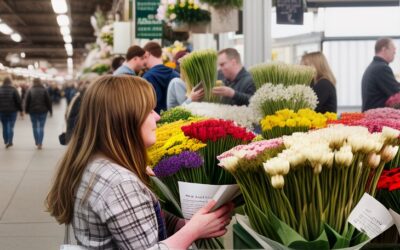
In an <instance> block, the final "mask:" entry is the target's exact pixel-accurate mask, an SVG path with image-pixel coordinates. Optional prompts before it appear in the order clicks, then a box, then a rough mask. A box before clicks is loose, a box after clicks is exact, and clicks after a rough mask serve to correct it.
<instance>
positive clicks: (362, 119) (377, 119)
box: [328, 108, 400, 169]
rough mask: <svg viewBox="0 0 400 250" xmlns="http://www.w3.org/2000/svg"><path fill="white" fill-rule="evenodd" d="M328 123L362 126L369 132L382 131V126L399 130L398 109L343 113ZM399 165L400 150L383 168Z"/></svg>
mask: <svg viewBox="0 0 400 250" xmlns="http://www.w3.org/2000/svg"><path fill="white" fill-rule="evenodd" d="M328 123H329V124H344V125H348V126H363V127H366V128H368V130H369V132H370V133H374V132H382V129H383V127H390V128H394V129H397V130H400V110H397V109H392V108H377V109H371V110H368V111H366V112H365V113H344V114H342V115H341V117H340V119H338V120H336V121H328ZM399 165H400V151H399V152H398V153H397V155H396V157H395V158H394V159H393V161H391V162H389V163H388V164H386V166H385V169H391V168H394V167H397V166H399Z"/></svg>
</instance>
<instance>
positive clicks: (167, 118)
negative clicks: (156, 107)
mask: <svg viewBox="0 0 400 250" xmlns="http://www.w3.org/2000/svg"><path fill="white" fill-rule="evenodd" d="M160 116H161V118H160V120H159V121H158V122H157V124H164V123H171V122H175V121H179V120H185V121H187V120H189V119H190V118H193V117H195V116H194V115H193V114H192V113H191V112H190V111H188V109H184V108H182V107H180V106H178V107H175V108H172V109H169V110H167V111H161V115H160Z"/></svg>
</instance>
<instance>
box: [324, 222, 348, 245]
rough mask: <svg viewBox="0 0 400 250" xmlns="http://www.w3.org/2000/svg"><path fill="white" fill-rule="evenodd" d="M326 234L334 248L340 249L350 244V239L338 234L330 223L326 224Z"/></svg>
mask: <svg viewBox="0 0 400 250" xmlns="http://www.w3.org/2000/svg"><path fill="white" fill-rule="evenodd" d="M324 227H325V232H326V235H327V236H328V239H329V242H330V244H331V246H332V249H339V248H344V247H349V246H350V240H351V239H348V238H346V237H344V236H342V235H340V234H338V233H337V232H336V231H335V230H334V229H333V228H331V227H330V226H329V225H328V224H326V223H325V224H324Z"/></svg>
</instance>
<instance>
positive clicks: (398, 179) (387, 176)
mask: <svg viewBox="0 0 400 250" xmlns="http://www.w3.org/2000/svg"><path fill="white" fill-rule="evenodd" d="M377 190H378V191H377V194H376V198H377V199H378V200H379V202H381V203H382V204H383V205H384V206H385V207H386V208H388V209H392V210H393V211H394V212H396V213H400V204H399V199H400V168H393V169H390V170H383V172H382V175H381V177H380V179H379V182H378V186H377ZM399 241H400V238H399V232H398V229H397V228H396V227H395V226H393V227H392V228H391V230H390V229H389V230H387V231H386V232H384V233H383V234H382V235H381V236H379V237H378V238H377V239H376V241H375V242H378V243H392V244H393V243H395V244H396V243H397V244H398V243H400V242H399ZM397 247H398V245H397Z"/></svg>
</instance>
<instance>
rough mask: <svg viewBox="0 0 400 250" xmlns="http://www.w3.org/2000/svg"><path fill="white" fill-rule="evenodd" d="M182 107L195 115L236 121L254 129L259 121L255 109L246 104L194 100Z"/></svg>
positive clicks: (240, 124)
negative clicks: (237, 104)
mask: <svg viewBox="0 0 400 250" xmlns="http://www.w3.org/2000/svg"><path fill="white" fill-rule="evenodd" d="M182 109H185V110H188V111H190V113H192V114H193V115H198V116H203V117H208V118H217V119H223V120H231V121H235V122H236V123H237V124H238V125H239V126H243V127H246V128H248V129H250V130H253V129H254V127H253V126H254V124H255V123H258V121H257V118H256V117H255V115H254V113H253V110H252V109H251V108H249V107H247V106H245V105H242V106H236V105H226V104H217V103H210V102H192V103H190V104H186V105H184V106H182Z"/></svg>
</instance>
